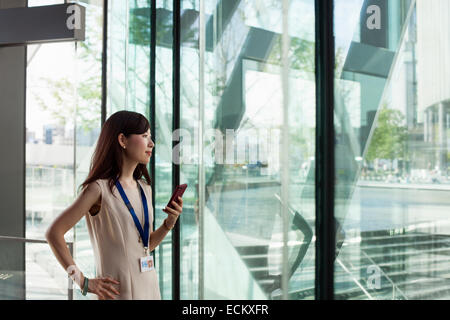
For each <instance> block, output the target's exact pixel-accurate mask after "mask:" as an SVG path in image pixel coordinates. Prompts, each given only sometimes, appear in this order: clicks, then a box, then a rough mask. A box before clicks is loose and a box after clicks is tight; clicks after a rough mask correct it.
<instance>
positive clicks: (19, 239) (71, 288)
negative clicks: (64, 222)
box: [0, 236, 73, 300]
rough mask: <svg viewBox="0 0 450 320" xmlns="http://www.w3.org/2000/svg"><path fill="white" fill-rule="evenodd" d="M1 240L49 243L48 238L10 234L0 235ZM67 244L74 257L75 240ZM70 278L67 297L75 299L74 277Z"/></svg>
mask: <svg viewBox="0 0 450 320" xmlns="http://www.w3.org/2000/svg"><path fill="white" fill-rule="evenodd" d="M0 241H16V242H23V243H41V244H44V243H45V244H48V242H47V241H46V240H39V239H29V238H21V237H8V236H0ZM66 244H67V246H68V247H69V251H70V255H71V256H72V257H73V242H66ZM67 278H68V285H67V299H68V300H73V282H72V279H71V278H70V277H69V276H67Z"/></svg>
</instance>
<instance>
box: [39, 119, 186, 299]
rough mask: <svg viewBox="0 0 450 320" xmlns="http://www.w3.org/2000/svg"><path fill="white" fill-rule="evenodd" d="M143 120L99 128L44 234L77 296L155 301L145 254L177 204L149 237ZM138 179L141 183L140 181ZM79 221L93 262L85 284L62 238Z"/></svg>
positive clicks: (148, 143)
mask: <svg viewBox="0 0 450 320" xmlns="http://www.w3.org/2000/svg"><path fill="white" fill-rule="evenodd" d="M149 128H150V125H149V122H148V120H147V119H146V118H145V117H144V116H142V115H141V114H139V113H136V112H130V111H119V112H116V113H115V114H113V115H112V116H110V117H109V119H108V120H107V121H106V122H105V124H104V126H103V128H102V130H101V133H100V137H99V139H98V142H97V146H96V149H95V151H94V154H93V158H92V162H91V167H90V171H89V174H88V177H87V178H86V180H85V181H84V182H83V183H82V184H81V185H80V188H81V189H82V192H81V193H80V194H79V196H78V198H77V199H76V200H75V202H74V203H73V204H72V205H71V206H70V207H68V208H67V209H66V210H64V211H63V212H62V213H61V214H60V215H59V216H58V217H57V218H56V219H55V221H54V222H53V223H52V225H51V226H50V227H49V229H48V230H47V232H46V238H47V241H48V243H49V244H50V247H51V248H52V251H53V253H54V254H55V256H56V258H57V259H58V261H59V262H60V263H61V265H62V266H63V267H64V269H65V270H67V272H68V273H69V275H70V276H71V278H72V279H73V280H74V281H75V282H76V283H77V284H78V286H79V287H80V289H81V290H82V292H83V294H84V295H85V294H86V293H87V292H90V293H94V294H96V295H97V296H98V298H99V299H101V300H104V299H161V294H160V290H159V285H158V279H157V273H156V270H155V268H154V266H153V260H152V258H153V257H152V256H151V254H150V252H151V251H153V250H154V249H155V248H156V247H157V246H158V245H159V244H160V243H161V241H162V240H163V239H164V237H165V236H166V235H167V233H168V232H169V230H171V229H172V228H173V227H174V225H175V223H176V221H177V219H178V216H179V215H180V214H181V212H182V207H183V201H182V200H181V198H178V201H177V202H175V201H174V202H172V205H173V207H174V208H175V209H172V208H170V207H167V206H166V207H165V208H164V209H163V211H164V212H165V213H167V214H168V217H167V218H166V219H165V220H164V223H163V224H162V225H161V226H160V227H159V228H158V229H157V230H155V231H152V228H151V226H152V222H153V208H152V205H151V198H152V189H151V187H150V176H149V174H148V171H147V167H146V165H147V163H148V162H149V160H150V157H151V154H152V149H153V147H154V143H153V141H152V140H151V135H150V129H149ZM142 177H144V179H142ZM83 216H85V217H86V225H87V228H88V231H89V236H90V239H91V243H92V245H93V251H94V256H95V264H96V273H97V277H96V278H94V279H88V278H87V277H85V276H84V274H83V273H82V272H81V271H80V270H79V269H78V268H77V267H76V265H75V262H74V261H73V258H72V257H71V255H70V252H69V250H68V248H67V245H66V242H65V240H64V234H65V233H66V232H67V231H68V230H70V229H71V228H72V227H73V226H74V225H75V224H76V223H77V222H78V221H79V220H80V219H81V218H82V217H83Z"/></svg>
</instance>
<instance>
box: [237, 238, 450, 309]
mask: <svg viewBox="0 0 450 320" xmlns="http://www.w3.org/2000/svg"><path fill="white" fill-rule="evenodd" d="M313 242H314V240H313ZM314 245H315V244H313V243H311V245H310V247H309V251H313V250H311V248H313V247H314ZM236 249H237V251H238V252H239V253H240V255H241V257H242V259H243V261H244V262H245V263H246V265H247V267H248V268H249V270H250V271H251V273H252V275H253V277H254V278H255V280H257V282H258V283H259V284H260V286H261V288H262V289H263V290H264V292H265V293H266V294H267V296H268V297H270V296H272V299H280V298H281V291H280V290H276V289H277V288H278V289H279V288H280V286H281V285H280V283H281V278H280V277H277V276H274V275H271V274H270V272H269V267H268V258H269V254H268V245H248V246H241V247H236ZM270 258H271V259H273V258H274V257H273V256H270ZM310 262H311V263H307V264H306V265H305V264H304V263H303V262H302V263H301V264H300V266H299V268H297V270H296V271H295V273H294V274H293V275H292V277H291V279H290V280H289V283H290V290H289V291H290V292H289V295H290V297H289V298H290V299H295V300H297V299H314V278H315V267H314V258H312V260H311V261H310ZM302 266H303V267H302ZM377 271H378V272H377ZM377 276H378V279H379V282H377V281H374V279H377ZM335 298H336V299H337V300H366V299H375V300H378V299H380V300H384V299H389V300H392V299H395V300H397V299H400V300H404V299H421V300H428V299H430V300H431V299H432V300H435V299H450V236H447V235H436V234H430V233H426V232H419V231H417V230H415V231H414V232H403V233H401V234H394V231H393V230H385V231H375V232H374V231H371V232H364V233H361V234H360V238H359V237H358V238H357V239H355V238H354V239H347V240H346V242H344V244H343V247H342V249H341V252H340V254H339V256H338V257H337V260H336V264H335Z"/></svg>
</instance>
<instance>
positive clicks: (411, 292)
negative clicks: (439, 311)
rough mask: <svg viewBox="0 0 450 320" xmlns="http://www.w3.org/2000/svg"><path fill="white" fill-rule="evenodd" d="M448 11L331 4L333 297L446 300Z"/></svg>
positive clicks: (440, 2) (443, 4) (412, 5)
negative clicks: (333, 61)
mask: <svg viewBox="0 0 450 320" xmlns="http://www.w3.org/2000/svg"><path fill="white" fill-rule="evenodd" d="M449 8H450V7H449V3H448V1H445V0H437V1H432V2H430V1H424V0H418V1H401V0H399V1H376V2H375V1H373V2H372V1H364V2H363V1H359V0H354V1H348V0H336V1H335V27H336V28H335V32H336V74H335V76H336V79H335V86H336V90H335V119H336V120H335V123H336V125H335V132H336V198H335V214H336V218H337V221H338V234H337V237H338V239H337V240H338V247H339V246H340V250H338V256H337V259H336V262H335V298H336V299H446V298H448V297H449V295H448V290H447V286H448V284H447V278H446V274H447V273H448V271H447V269H448V266H447V263H448V259H447V247H448V244H449V240H448V234H449V228H448V225H449V217H448V208H449V204H450V203H449V200H448V199H450V197H449V195H450V194H449V191H450V189H449V170H448V169H449V167H448V159H449V152H448V134H449V131H448V126H447V121H446V119H447V117H448V114H449V111H450V108H449V104H448V100H449V97H450V91H449V88H450V86H449V76H448V72H447V70H448V68H446V66H448V65H449V58H448V57H449V53H450V46H449V41H448V30H449V22H448V18H449V12H450V10H449ZM349 17H350V18H349Z"/></svg>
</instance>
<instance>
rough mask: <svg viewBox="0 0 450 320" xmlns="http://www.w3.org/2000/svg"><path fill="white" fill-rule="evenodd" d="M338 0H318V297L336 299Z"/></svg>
mask: <svg viewBox="0 0 450 320" xmlns="http://www.w3.org/2000/svg"><path fill="white" fill-rule="evenodd" d="M333 6H334V0H327V1H323V0H315V20H316V44H315V47H316V53H315V57H316V58H315V59H316V65H315V68H316V168H315V174H316V181H315V192H316V279H315V298H316V299H318V300H333V299H334V278H333V277H334V256H335V228H334V183H335V161H334V159H335V158H334V148H335V143H334V141H335V134H334V119H333V117H334V30H333V27H334V14H333Z"/></svg>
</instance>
